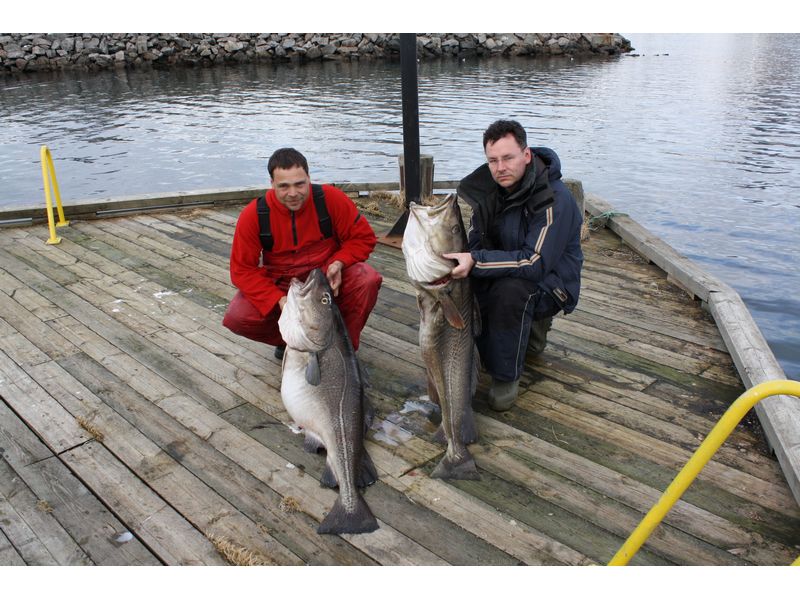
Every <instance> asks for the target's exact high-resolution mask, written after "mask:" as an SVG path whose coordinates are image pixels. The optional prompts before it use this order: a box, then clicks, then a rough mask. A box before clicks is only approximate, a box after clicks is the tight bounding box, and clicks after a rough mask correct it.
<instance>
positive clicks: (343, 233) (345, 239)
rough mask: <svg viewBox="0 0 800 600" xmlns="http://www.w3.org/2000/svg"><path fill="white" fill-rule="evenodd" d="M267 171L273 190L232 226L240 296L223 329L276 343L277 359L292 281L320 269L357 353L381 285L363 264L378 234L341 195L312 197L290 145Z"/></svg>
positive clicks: (331, 191)
mask: <svg viewBox="0 0 800 600" xmlns="http://www.w3.org/2000/svg"><path fill="white" fill-rule="evenodd" d="M267 170H268V171H269V175H270V178H271V181H272V188H271V189H270V190H267V193H266V198H260V199H259V198H256V199H255V200H253V201H252V202H250V204H248V205H247V206H246V207H245V208H244V210H243V211H242V212H241V214H240V215H239V220H238V221H237V223H236V231H235V233H234V235H233V245H232V247H231V261H230V271H231V281H232V282H233V285H235V286H236V287H237V288H238V289H239V291H238V292H237V293H236V295H235V296H234V297H233V300H231V303H230V305H229V306H228V310H227V311H226V312H225V317H224V319H223V321H222V324H223V325H224V326H225V327H227V328H228V329H230V330H231V331H233V332H234V333H237V334H239V335H242V336H244V337H246V338H249V339H251V340H255V341H257V342H263V343H265V344H270V345H272V346H275V347H276V348H275V357H276V358H282V357H283V350H284V348H285V347H286V344H285V342H284V341H283V339H282V338H281V334H280V330H279V329H278V318H279V317H280V314H281V310H282V309H283V306H284V304H285V303H286V294H287V291H288V289H289V282H290V281H291V279H292V278H293V277H297V278H299V279H301V280H305V278H306V277H307V276H308V274H309V273H310V272H311V271H312V270H314V269H316V268H320V269H322V271H323V273H325V274H326V275H327V277H328V281H329V282H330V285H331V289H332V291H333V295H334V297H336V304H337V306H338V307H339V310H340V311H341V313H342V317H343V318H344V322H345V325H346V326H347V331H348V333H349V334H350V339H351V341H352V343H353V348H354V349H356V350H357V349H358V344H359V338H360V335H361V330H362V329H363V328H364V325H365V324H366V322H367V318H368V317H369V313H370V312H371V311H372V309H373V307H374V306H375V302H376V301H377V299H378V290H379V289H380V286H381V282H382V281H383V278H382V277H381V276H380V274H379V273H378V272H377V271H375V269H373V268H372V267H371V266H369V265H368V264H367V263H366V262H364V261H366V260H367V258H368V257H369V255H370V253H371V252H372V250H373V249H374V248H375V244H376V243H377V239H376V237H375V233H374V232H373V231H372V227H371V226H370V224H369V223H368V222H367V220H366V219H365V218H364V217H363V216H362V215H361V213H359V212H358V209H357V208H356V206H355V204H353V201H352V200H350V198H348V197H347V195H346V194H345V193H344V192H342V191H341V190H339V189H337V188H335V187H333V186H330V185H323V186H318V187H317V197H316V198H315V197H314V194H313V193H312V187H314V186H312V185H311V180H310V179H309V176H308V162H307V161H306V158H305V157H304V156H303V155H302V154H301V153H300V152H298V151H297V150H295V149H294V148H281V149H279V150H276V151H275V152H274V153H273V155H272V156H271V157H270V159H269V163H268V164H267ZM320 188H321V189H320ZM323 194H324V202H323ZM264 200H266V203H264ZM320 203H322V204H320ZM259 204H260V206H259ZM318 207H319V209H318ZM259 213H261V214H259ZM326 213H327V214H326ZM265 229H266V230H267V231H265Z"/></svg>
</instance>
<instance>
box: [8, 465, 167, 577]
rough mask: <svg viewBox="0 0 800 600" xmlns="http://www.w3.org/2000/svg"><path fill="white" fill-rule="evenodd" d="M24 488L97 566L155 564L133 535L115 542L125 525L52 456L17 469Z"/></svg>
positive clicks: (151, 556) (155, 561) (154, 558)
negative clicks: (31, 492) (39, 500)
mask: <svg viewBox="0 0 800 600" xmlns="http://www.w3.org/2000/svg"><path fill="white" fill-rule="evenodd" d="M17 473H18V474H19V475H20V476H21V477H22V479H23V480H24V481H25V483H26V484H27V485H28V487H30V488H31V490H32V491H33V492H34V493H35V494H36V496H37V497H39V498H40V499H41V500H43V501H45V502H46V503H47V505H48V506H49V507H50V508H52V510H53V513H52V514H53V516H54V517H55V518H56V519H57V520H58V521H59V523H60V524H61V526H62V527H63V528H64V529H66V530H67V531H68V532H69V533H70V535H71V536H72V537H73V538H74V539H76V540H79V542H80V545H81V548H82V549H83V550H84V551H85V552H86V554H87V555H88V556H89V558H90V559H91V560H92V561H93V562H94V563H96V564H98V565H158V564H161V563H160V562H159V561H158V559H157V558H156V557H155V556H154V555H153V554H152V553H151V552H150V551H149V550H148V549H147V548H146V547H145V546H144V545H143V544H142V543H141V541H140V540H139V539H137V538H135V537H134V538H133V539H131V540H130V541H127V542H123V543H120V542H117V541H116V538H117V537H118V536H119V535H121V534H123V533H124V532H125V531H127V526H126V525H125V524H124V523H122V522H121V521H120V520H119V519H117V518H116V517H115V516H114V515H113V514H112V513H111V512H109V511H108V510H107V509H106V508H105V506H103V504H102V503H101V502H100V500H99V499H98V498H97V497H95V496H94V495H93V494H92V493H91V492H90V491H89V490H88V489H87V488H86V486H84V485H83V484H82V483H81V482H80V481H79V480H78V479H77V478H75V476H74V475H73V474H72V473H70V471H69V470H68V469H67V468H66V467H65V466H64V464H63V463H62V462H61V461H60V460H59V459H58V458H56V457H52V458H49V459H46V460H44V461H42V462H39V463H36V464H33V465H28V466H26V467H23V468H22V469H17Z"/></svg>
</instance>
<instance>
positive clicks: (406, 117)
mask: <svg viewBox="0 0 800 600" xmlns="http://www.w3.org/2000/svg"><path fill="white" fill-rule="evenodd" d="M400 80H401V85H402V96H403V154H404V162H405V190H406V201H405V205H406V207H408V205H409V204H410V203H411V202H417V203H419V201H420V192H421V190H420V187H421V175H420V166H419V162H420V159H419V96H418V93H417V34H416V33H401V34H400Z"/></svg>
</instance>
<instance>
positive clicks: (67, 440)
mask: <svg viewBox="0 0 800 600" xmlns="http://www.w3.org/2000/svg"><path fill="white" fill-rule="evenodd" d="M3 340H4V339H0V344H2V342H3ZM0 397H2V398H3V399H4V400H5V402H6V403H7V404H8V405H9V406H10V407H11V408H12V409H13V410H14V412H15V413H16V414H17V415H19V417H20V419H21V420H22V421H24V422H25V424H26V425H27V426H28V427H30V428H31V430H33V431H35V432H36V435H37V436H38V437H39V439H41V440H42V441H43V442H44V443H45V444H46V445H47V447H48V448H49V449H50V450H51V451H52V452H54V453H56V454H58V453H59V452H63V451H64V450H66V449H67V448H72V447H73V446H76V445H78V444H82V443H83V442H85V441H87V440H88V439H89V435H87V433H86V432H85V431H84V430H83V429H81V427H80V426H79V425H78V423H77V422H76V421H75V418H74V417H73V416H72V415H71V414H69V412H67V411H66V410H64V408H63V407H62V406H61V405H60V404H58V402H56V401H55V400H54V399H53V398H52V396H50V395H49V394H48V393H47V392H45V391H44V390H43V389H42V388H41V386H39V384H38V383H37V382H35V381H34V380H33V379H32V378H31V377H30V376H29V375H28V374H27V373H25V371H23V370H22V369H21V368H20V367H19V366H18V365H17V364H16V363H14V361H13V360H12V359H11V358H10V357H9V356H8V355H7V354H6V353H5V352H4V351H3V350H1V349H0Z"/></svg>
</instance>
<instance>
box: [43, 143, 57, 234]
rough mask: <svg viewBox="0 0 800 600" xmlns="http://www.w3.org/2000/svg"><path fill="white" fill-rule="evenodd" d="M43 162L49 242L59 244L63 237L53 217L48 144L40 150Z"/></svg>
mask: <svg viewBox="0 0 800 600" xmlns="http://www.w3.org/2000/svg"><path fill="white" fill-rule="evenodd" d="M39 156H40V157H41V162H42V181H43V182H44V203H45V206H46V207H47V224H48V226H49V227H50V238H49V239H48V240H47V243H48V244H58V243H59V242H60V241H61V238H60V237H58V236H57V235H56V224H55V222H54V218H53V201H52V199H51V198H50V179H49V178H48V163H47V161H48V159H49V158H50V150H48V149H47V146H42V149H41V151H40V152H39Z"/></svg>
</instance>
